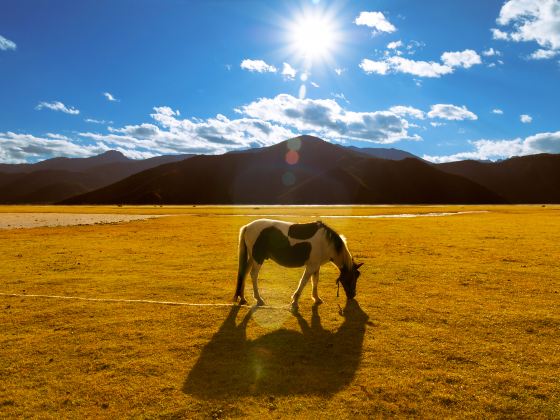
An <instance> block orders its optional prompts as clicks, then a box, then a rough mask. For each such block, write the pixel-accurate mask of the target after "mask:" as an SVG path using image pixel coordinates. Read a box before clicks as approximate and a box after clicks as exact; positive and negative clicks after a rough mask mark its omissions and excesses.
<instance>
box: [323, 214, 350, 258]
mask: <svg viewBox="0 0 560 420" xmlns="http://www.w3.org/2000/svg"><path fill="white" fill-rule="evenodd" d="M317 223H318V224H319V225H320V226H321V227H322V228H323V229H324V230H325V236H326V238H327V241H328V242H329V243H331V244H332V245H333V246H334V249H335V250H336V252H337V254H340V252H341V251H342V248H343V247H344V240H343V239H342V238H341V237H340V235H339V234H338V233H336V232H335V231H334V230H333V229H332V228H330V227H329V226H327V225H326V224H325V223H323V222H321V221H319V222H317Z"/></svg>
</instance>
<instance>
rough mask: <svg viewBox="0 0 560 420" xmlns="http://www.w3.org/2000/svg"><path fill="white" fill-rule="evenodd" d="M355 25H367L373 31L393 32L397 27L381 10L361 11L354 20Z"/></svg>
mask: <svg viewBox="0 0 560 420" xmlns="http://www.w3.org/2000/svg"><path fill="white" fill-rule="evenodd" d="M354 23H355V24H356V25H363V26H367V27H368V28H373V33H378V32H386V33H391V32H395V31H396V30H397V28H395V27H394V26H393V24H392V23H391V22H389V21H388V20H387V19H386V18H385V15H383V13H381V12H361V13H360V15H359V16H358V17H357V18H356V19H355V20H354Z"/></svg>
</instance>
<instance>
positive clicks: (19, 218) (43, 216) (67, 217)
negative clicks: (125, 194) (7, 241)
mask: <svg viewBox="0 0 560 420" xmlns="http://www.w3.org/2000/svg"><path fill="white" fill-rule="evenodd" d="M155 217H162V216H160V215H147V214H135V215H132V214H70V213H0V229H18V228H34V227H44V226H48V227H52V226H73V225H95V224H103V223H120V222H130V221H133V220H143V219H152V218H155Z"/></svg>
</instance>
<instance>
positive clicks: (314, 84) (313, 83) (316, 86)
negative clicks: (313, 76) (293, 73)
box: [311, 82, 319, 88]
mask: <svg viewBox="0 0 560 420" xmlns="http://www.w3.org/2000/svg"><path fill="white" fill-rule="evenodd" d="M311 86H313V87H314V88H318V87H319V84H317V83H315V82H311Z"/></svg>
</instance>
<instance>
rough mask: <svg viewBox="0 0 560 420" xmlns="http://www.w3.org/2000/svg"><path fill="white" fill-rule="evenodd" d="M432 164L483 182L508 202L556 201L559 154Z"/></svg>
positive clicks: (559, 181) (558, 200)
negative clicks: (491, 160) (495, 160)
mask: <svg viewBox="0 0 560 420" xmlns="http://www.w3.org/2000/svg"><path fill="white" fill-rule="evenodd" d="M435 166H436V167H437V168H438V169H440V170H442V171H445V172H447V173H450V174H454V175H459V176H462V177H464V178H467V179H470V180H471V181H473V182H476V183H478V184H480V185H483V186H485V187H486V188H488V189H489V190H492V191H494V192H496V193H497V194H499V195H500V196H502V197H504V198H505V199H506V200H507V201H509V202H511V203H560V155H552V154H538V155H531V156H521V157H514V158H511V159H507V160H503V161H500V162H477V161H473V160H465V161H460V162H450V163H441V164H438V165H435Z"/></svg>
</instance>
